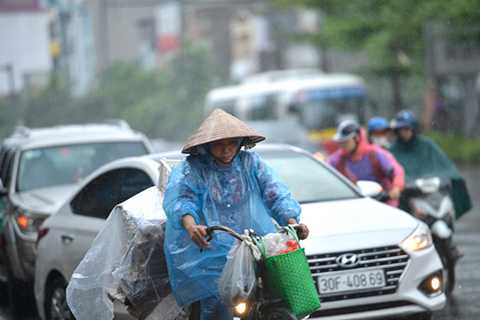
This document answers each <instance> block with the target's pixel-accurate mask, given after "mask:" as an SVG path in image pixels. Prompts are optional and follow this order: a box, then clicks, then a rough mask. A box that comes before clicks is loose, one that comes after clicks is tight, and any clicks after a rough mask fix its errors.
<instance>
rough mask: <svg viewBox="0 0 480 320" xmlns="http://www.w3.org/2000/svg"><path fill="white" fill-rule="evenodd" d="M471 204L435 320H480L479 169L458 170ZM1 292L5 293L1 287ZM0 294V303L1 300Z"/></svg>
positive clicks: (460, 224)
mask: <svg viewBox="0 0 480 320" xmlns="http://www.w3.org/2000/svg"><path fill="white" fill-rule="evenodd" d="M459 169H460V172H461V174H462V176H463V177H464V178H465V181H466V183H467V187H468V190H469V192H470V196H471V198H472V202H473V209H472V210H471V211H470V212H469V213H467V214H466V215H465V216H463V217H462V218H460V220H459V221H457V224H456V231H455V241H456V243H457V244H458V245H459V247H460V248H461V249H462V250H463V251H464V252H465V256H464V257H463V258H462V259H461V260H460V261H459V263H458V265H457V287H456V288H455V291H454V292H453V296H452V298H451V299H450V300H449V302H448V304H447V306H446V307H445V309H444V310H442V311H438V312H436V313H434V316H433V319H434V320H454V319H455V320H478V319H480V255H479V254H478V252H479V244H480V166H477V167H475V166H465V167H460V168H459ZM0 290H4V288H3V287H0ZM1 293H2V292H0V300H2V299H3V298H4V297H3V295H2V294H1ZM6 309H7V308H6V307H5V306H4V304H3V303H2V301H0V320H39V318H38V317H37V316H36V315H34V314H32V315H30V316H28V317H27V318H24V319H13V318H12V317H11V316H9V315H8V314H7V311H6Z"/></svg>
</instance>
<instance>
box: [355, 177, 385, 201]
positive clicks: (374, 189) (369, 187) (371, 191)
mask: <svg viewBox="0 0 480 320" xmlns="http://www.w3.org/2000/svg"><path fill="white" fill-rule="evenodd" d="M357 187H359V188H360V190H361V191H362V192H363V194H364V195H366V196H367V197H371V198H373V197H375V196H378V195H379V194H380V192H382V190H383V188H382V186H381V185H380V184H379V183H378V182H375V181H367V180H360V181H357Z"/></svg>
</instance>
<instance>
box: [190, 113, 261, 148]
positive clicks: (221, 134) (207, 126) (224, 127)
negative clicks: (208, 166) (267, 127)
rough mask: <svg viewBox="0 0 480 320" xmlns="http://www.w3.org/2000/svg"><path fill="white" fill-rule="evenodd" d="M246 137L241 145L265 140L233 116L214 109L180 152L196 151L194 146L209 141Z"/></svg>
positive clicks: (253, 144)
mask: <svg viewBox="0 0 480 320" xmlns="http://www.w3.org/2000/svg"><path fill="white" fill-rule="evenodd" d="M242 137H244V138H246V139H244V142H243V145H245V146H246V147H250V148H251V147H253V146H255V144H256V143H257V142H260V141H263V140H265V137H264V136H262V135H261V134H260V133H258V132H257V131H256V130H254V129H253V128H252V127H250V126H249V125H247V124H246V123H244V122H243V121H241V120H239V119H237V118H235V117H234V116H232V115H230V114H229V113H227V112H225V111H223V110H222V109H218V108H217V109H215V110H213V112H212V113H211V114H210V115H209V116H208V117H207V119H205V121H203V123H202V124H201V125H200V127H199V128H198V129H197V131H195V133H194V134H193V136H192V137H191V138H190V140H188V142H187V144H186V145H185V147H184V148H183V150H182V153H192V154H195V153H196V149H197V148H196V147H197V146H200V145H202V144H206V143H209V142H213V141H217V140H222V139H229V138H242Z"/></svg>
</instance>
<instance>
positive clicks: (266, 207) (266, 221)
mask: <svg viewBox="0 0 480 320" xmlns="http://www.w3.org/2000/svg"><path fill="white" fill-rule="evenodd" d="M264 139H265V137H264V136H262V135H261V134H260V133H258V132H257V131H255V130H254V129H252V128H251V127H249V126H248V125H246V124H245V123H243V122H242V121H240V120H239V119H237V118H235V117H233V116H232V115H230V114H228V113H226V112H225V111H223V110H221V109H215V110H214V111H213V112H212V113H211V114H210V115H209V116H208V117H207V118H206V119H205V121H204V122H203V123H202V125H201V126H200V127H199V128H198V129H197V131H196V132H195V133H194V135H193V136H192V137H191V138H190V140H189V141H188V142H187V144H186V146H185V147H184V148H183V150H182V152H183V153H186V154H189V156H188V157H186V158H184V159H183V160H182V161H180V163H179V164H177V165H176V166H175V167H174V168H173V169H172V172H171V173H170V176H169V179H168V183H167V187H166V190H165V199H164V203H163V208H164V210H165V213H166V215H167V226H166V234H165V244H164V250H165V254H166V260H167V266H168V272H169V277H170V282H171V286H172V290H173V293H174V295H175V299H176V301H177V303H178V305H179V306H184V305H187V304H190V303H193V302H196V301H200V303H201V308H202V314H201V319H233V309H232V308H230V307H228V306H226V305H225V304H223V302H222V301H221V298H220V296H219V291H218V280H219V277H220V274H221V272H222V270H223V267H224V265H225V263H226V256H227V253H228V252H229V250H230V248H231V246H232V244H233V241H234V239H233V237H229V236H219V237H215V238H214V239H213V240H212V241H211V242H207V241H206V239H205V237H206V236H207V234H206V232H205V228H206V227H207V226H212V225H219V224H220V225H223V226H226V227H229V228H231V229H233V230H235V231H236V232H238V233H240V234H243V232H244V230H245V229H254V230H255V232H256V233H258V235H259V236H262V235H265V234H267V233H272V232H276V227H275V224H274V222H273V220H272V218H273V219H274V220H275V221H276V222H277V223H278V224H279V225H287V224H296V223H297V222H299V218H300V212H301V207H300V205H299V203H298V202H297V201H296V200H294V199H292V198H291V196H290V189H289V188H288V187H287V186H286V185H285V184H284V183H283V182H282V180H281V179H280V177H279V176H278V175H277V174H276V173H275V172H274V170H273V169H272V168H270V167H269V166H268V165H267V164H266V163H265V162H264V161H263V160H262V159H261V158H260V157H259V156H258V154H257V153H255V152H252V151H249V150H242V147H243V148H244V149H251V148H252V147H254V146H255V144H256V143H258V142H260V141H262V140H264ZM300 225H301V226H302V231H301V233H300V235H299V238H300V239H305V238H306V237H307V236H308V228H307V226H306V225H304V224H300ZM209 247H212V249H209ZM199 248H200V249H205V250H203V252H201V250H199Z"/></svg>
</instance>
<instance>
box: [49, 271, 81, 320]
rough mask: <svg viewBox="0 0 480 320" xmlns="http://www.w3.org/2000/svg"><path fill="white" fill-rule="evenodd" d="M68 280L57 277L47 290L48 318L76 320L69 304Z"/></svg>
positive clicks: (52, 319) (51, 319)
mask: <svg viewBox="0 0 480 320" xmlns="http://www.w3.org/2000/svg"><path fill="white" fill-rule="evenodd" d="M66 289H67V282H66V281H65V280H64V279H63V278H60V277H58V278H55V279H53V281H52V282H50V283H49V284H47V288H46V290H45V318H46V319H47V320H75V317H74V316H73V314H72V311H70V307H69V306H68V304H67V292H66Z"/></svg>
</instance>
